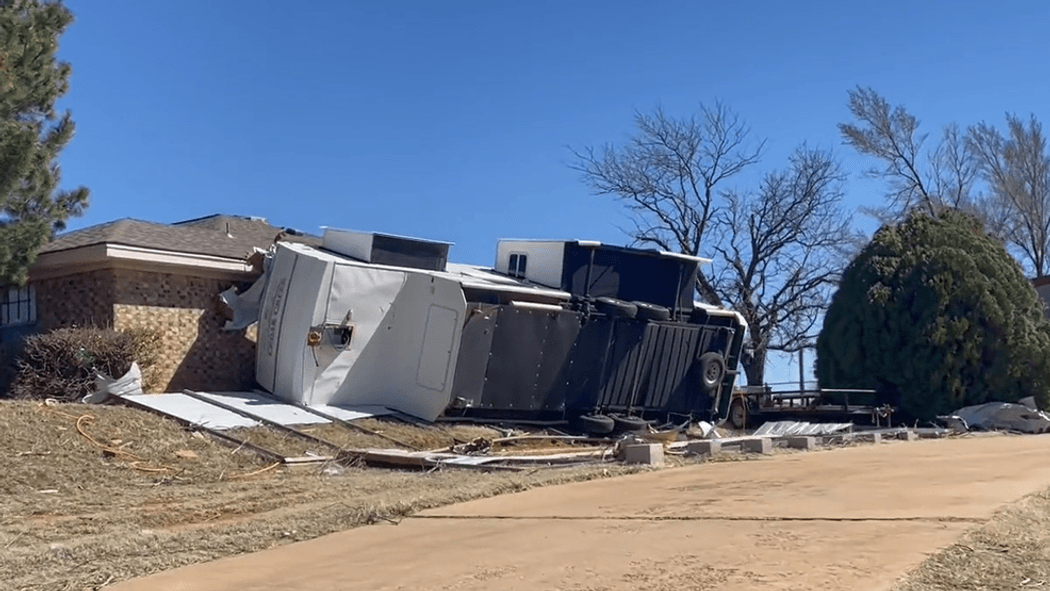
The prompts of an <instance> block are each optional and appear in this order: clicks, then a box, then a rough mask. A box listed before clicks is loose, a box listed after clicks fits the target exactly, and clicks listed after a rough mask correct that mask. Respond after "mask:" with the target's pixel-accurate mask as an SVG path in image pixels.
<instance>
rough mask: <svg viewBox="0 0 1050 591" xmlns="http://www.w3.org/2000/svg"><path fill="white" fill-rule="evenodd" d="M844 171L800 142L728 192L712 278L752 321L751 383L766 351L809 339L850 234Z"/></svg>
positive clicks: (758, 377) (759, 375) (718, 221)
mask: <svg viewBox="0 0 1050 591" xmlns="http://www.w3.org/2000/svg"><path fill="white" fill-rule="evenodd" d="M843 181H844V176H843V174H842V173H841V172H840V170H839V166H838V164H837V163H836V162H835V161H834V159H833V158H832V156H831V154H829V153H828V152H824V151H820V150H811V149H808V148H806V147H805V146H802V147H800V148H799V149H798V150H796V151H795V153H794V154H793V155H792V156H791V158H790V160H789V164H788V166H787V167H786V168H785V169H784V170H779V171H775V172H770V173H768V174H766V175H765V178H764V179H763V181H762V183H761V185H760V186H759V187H758V189H757V190H755V191H753V192H730V193H727V194H726V205H725V207H724V208H723V209H721V210H720V211H719V212H718V215H717V216H716V218H715V225H716V227H717V229H718V236H719V238H720V239H719V240H717V241H715V243H714V247H713V250H714V252H715V253H717V254H718V255H719V257H718V258H719V259H720V263H719V265H718V269H719V272H718V274H717V275H716V276H715V279H714V284H715V289H716V290H717V291H718V293H720V294H722V297H723V300H724V301H725V303H726V304H727V305H728V306H730V307H732V308H734V309H735V310H737V311H738V312H740V313H741V314H742V315H743V316H744V318H745V319H746V320H747V322H748V327H749V337H748V341H749V342H748V350H749V351H750V352H751V354H750V356H749V357H746V358H745V359H744V363H743V365H744V371H745V373H746V374H747V382H748V383H749V384H762V383H763V377H764V370H765V364H766V357H767V355H768V352H769V351H791V352H793V351H798V350H799V349H802V348H805V347H808V346H811V345H812V343H813V342H814V340H815V339H816V333H817V332H818V329H819V327H818V326H817V322H818V321H819V319H820V318H821V314H822V313H823V311H824V310H826V309H827V306H828V304H829V303H830V300H829V298H830V294H831V290H832V288H833V286H834V285H835V284H836V282H837V281H838V278H839V272H840V270H841V269H842V266H843V263H844V261H845V257H844V253H845V249H846V248H847V247H848V245H849V244H850V241H851V238H852V235H851V229H850V218H849V216H847V215H845V214H844V212H843V211H842V209H841V201H842V184H843Z"/></svg>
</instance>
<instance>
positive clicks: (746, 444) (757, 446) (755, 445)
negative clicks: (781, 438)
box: [740, 437, 773, 454]
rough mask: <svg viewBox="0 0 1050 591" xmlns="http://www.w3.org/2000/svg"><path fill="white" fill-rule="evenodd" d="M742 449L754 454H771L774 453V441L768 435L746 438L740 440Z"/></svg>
mask: <svg viewBox="0 0 1050 591" xmlns="http://www.w3.org/2000/svg"><path fill="white" fill-rule="evenodd" d="M740 451H744V452H747V453H753V454H771V453H773V441H772V440H771V439H769V438H766V437H756V438H754V439H744V440H741V442H740Z"/></svg>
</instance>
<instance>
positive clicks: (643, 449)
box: [624, 443, 664, 466]
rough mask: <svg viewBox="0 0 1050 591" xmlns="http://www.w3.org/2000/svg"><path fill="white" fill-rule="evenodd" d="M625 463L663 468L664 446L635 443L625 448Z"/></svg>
mask: <svg viewBox="0 0 1050 591" xmlns="http://www.w3.org/2000/svg"><path fill="white" fill-rule="evenodd" d="M624 462H626V463H628V464H646V465H649V466H663V464H664V446H663V445H661V444H659V443H635V444H631V445H628V446H627V447H626V448H624Z"/></svg>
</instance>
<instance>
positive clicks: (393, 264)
mask: <svg viewBox="0 0 1050 591" xmlns="http://www.w3.org/2000/svg"><path fill="white" fill-rule="evenodd" d="M448 248H449V244H448V243H441V242H435V241H428V240H421V239H417V238H405V237H398V236H391V235H385V234H376V233H363V232H350V231H345V230H333V229H326V230H325V234H324V240H323V244H322V247H321V248H315V247H311V246H306V245H301V244H288V243H278V244H277V245H276V246H275V250H274V252H273V254H272V257H271V259H270V261H269V263H268V269H267V272H266V273H265V275H264V277H263V278H261V279H260V280H259V281H260V282H261V283H262V286H261V287H259V288H256V287H253V289H252V290H250V291H249V292H248V293H246V294H245V296H248V294H254V296H256V297H257V298H258V301H257V302H255V303H254V304H253V303H247V304H246V305H238V303H237V302H236V301H234V302H232V303H233V305H234V307H235V308H237V307H241V308H250V307H252V305H256V306H257V307H258V310H259V312H258V321H259V334H258V343H257V363H256V378H257V381H258V382H259V384H260V385H262V386H263V388H265V389H266V390H268V391H270V392H272V393H273V394H275V395H276V396H278V397H280V398H283V399H286V400H290V401H293V402H301V403H305V404H329V405H343V406H355V405H381V406H386V407H389V408H392V409H395V410H398V411H401V412H404V413H406V414H410V415H413V416H416V417H419V418H422V419H425V420H435V419H437V418H438V417H440V416H445V417H471V418H475V419H494V420H528V421H559V422H561V421H569V422H575V423H576V424H577V425H578V426H579V427H580V428H582V429H583V430H588V431H592V432H603V431H606V432H607V431H609V430H612V429H613V427H614V426H615V425H616V423H617V422H620V423H621V424H626V425H631V424H634V425H637V424H638V423H639V422H640V421H642V420H644V419H662V420H666V419H673V418H687V417H688V418H692V417H703V418H712V416H713V415H714V413H715V412H716V411H717V409H718V408H719V407H720V403H722V404H724V402H723V400H724V398H723V394H724V393H725V394H726V395H728V393H729V392H731V391H732V388H733V383H734V381H735V377H736V368H737V364H738V362H739V357H740V351H741V349H742V346H743V339H744V331H745V330H746V325H745V324H744V322H743V319H742V318H741V317H740V315H739V314H737V313H735V312H733V311H730V310H726V309H722V308H717V307H712V306H707V305H703V304H699V303H697V302H694V300H693V293H694V285H695V282H696V277H697V272H698V266H699V265H700V264H701V263H703V262H704V260H703V259H700V258H697V257H690V256H685V255H679V254H674V253H667V252H659V251H652V250H642V249H632V248H624V247H618V246H611V245H606V244H602V243H600V242H593V241H582V240H570V241H528V240H501V241H500V242H499V244H498V246H497V257H496V262H495V265H494V267H493V268H491V269H488V268H481V267H475V266H469V265H457V264H455V263H448V262H447V254H448Z"/></svg>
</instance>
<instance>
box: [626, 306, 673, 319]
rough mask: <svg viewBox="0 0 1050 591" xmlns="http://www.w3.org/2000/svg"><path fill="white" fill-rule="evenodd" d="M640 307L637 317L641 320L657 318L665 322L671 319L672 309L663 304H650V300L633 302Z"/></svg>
mask: <svg viewBox="0 0 1050 591" xmlns="http://www.w3.org/2000/svg"><path fill="white" fill-rule="evenodd" d="M631 303H632V304H634V305H635V307H637V308H638V312H637V315H636V318H638V319H639V320H655V321H657V322H663V321H664V320H670V319H671V311H670V310H668V309H667V308H665V307H663V306H657V305H656V304H650V303H648V302H631Z"/></svg>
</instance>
